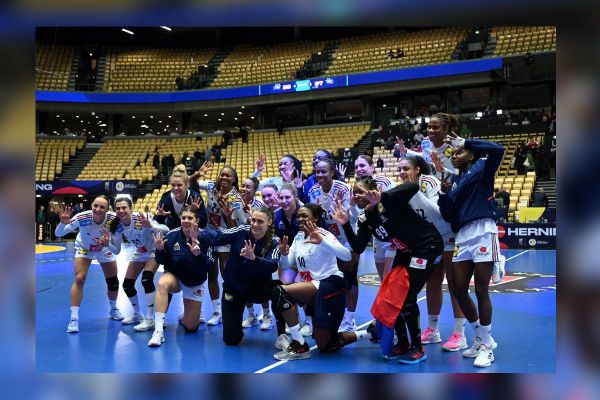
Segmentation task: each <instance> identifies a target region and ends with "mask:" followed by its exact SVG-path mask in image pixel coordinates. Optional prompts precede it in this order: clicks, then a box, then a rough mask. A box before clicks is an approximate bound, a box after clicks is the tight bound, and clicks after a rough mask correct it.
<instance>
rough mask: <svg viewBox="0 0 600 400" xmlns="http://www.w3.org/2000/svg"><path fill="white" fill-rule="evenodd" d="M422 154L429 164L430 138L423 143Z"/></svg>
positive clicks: (424, 139)
mask: <svg viewBox="0 0 600 400" xmlns="http://www.w3.org/2000/svg"><path fill="white" fill-rule="evenodd" d="M421 152H422V153H423V158H424V159H425V160H426V161H427V162H431V141H430V140H429V138H428V137H425V138H423V140H422V141H421Z"/></svg>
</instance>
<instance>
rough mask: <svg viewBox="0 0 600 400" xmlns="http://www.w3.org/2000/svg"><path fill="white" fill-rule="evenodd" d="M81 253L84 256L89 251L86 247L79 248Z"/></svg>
mask: <svg viewBox="0 0 600 400" xmlns="http://www.w3.org/2000/svg"><path fill="white" fill-rule="evenodd" d="M78 253H79V254H81V255H82V256H84V255H86V254H87V253H88V252H87V250H86V249H84V248H83V247H82V248H80V249H79V251H78Z"/></svg>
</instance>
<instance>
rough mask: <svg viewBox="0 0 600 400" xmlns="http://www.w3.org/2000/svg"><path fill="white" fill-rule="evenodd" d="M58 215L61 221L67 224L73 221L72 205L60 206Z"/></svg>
mask: <svg viewBox="0 0 600 400" xmlns="http://www.w3.org/2000/svg"><path fill="white" fill-rule="evenodd" d="M58 216H59V217H60V222H61V223H63V224H65V225H67V224H70V223H71V207H65V208H63V207H60V210H59V212H58Z"/></svg>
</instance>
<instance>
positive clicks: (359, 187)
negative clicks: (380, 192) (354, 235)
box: [352, 182, 369, 210]
mask: <svg viewBox="0 0 600 400" xmlns="http://www.w3.org/2000/svg"><path fill="white" fill-rule="evenodd" d="M352 194H353V196H354V202H355V203H356V205H357V206H358V208H360V209H361V210H362V209H364V208H365V207H366V206H367V205H368V204H369V201H368V200H366V199H364V198H362V196H364V195H365V194H367V188H366V186H365V185H364V184H363V183H360V182H357V183H355V184H354V187H353V188H352Z"/></svg>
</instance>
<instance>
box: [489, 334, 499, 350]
mask: <svg viewBox="0 0 600 400" xmlns="http://www.w3.org/2000/svg"><path fill="white" fill-rule="evenodd" d="M490 347H491V348H492V350H496V347H498V343H496V341H495V340H494V338H493V337H491V336H490Z"/></svg>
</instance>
